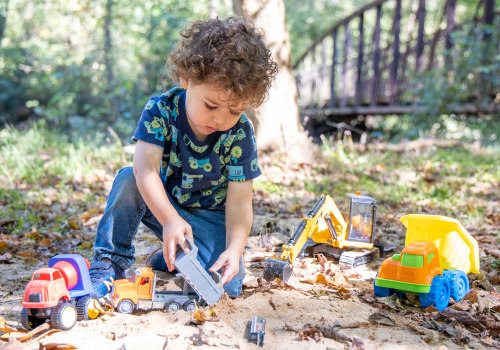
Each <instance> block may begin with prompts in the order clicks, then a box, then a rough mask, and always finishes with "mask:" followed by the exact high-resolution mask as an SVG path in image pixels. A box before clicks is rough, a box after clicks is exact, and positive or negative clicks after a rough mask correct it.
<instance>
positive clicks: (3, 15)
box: [0, 0, 9, 47]
mask: <svg viewBox="0 0 500 350" xmlns="http://www.w3.org/2000/svg"><path fill="white" fill-rule="evenodd" d="M8 13H9V0H4V1H2V2H0V47H2V39H3V35H4V33H5V27H6V26H7V14H8Z"/></svg>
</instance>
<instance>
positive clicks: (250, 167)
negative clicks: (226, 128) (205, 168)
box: [226, 115, 261, 181]
mask: <svg viewBox="0 0 500 350" xmlns="http://www.w3.org/2000/svg"><path fill="white" fill-rule="evenodd" d="M234 131H235V133H234V135H233V136H232V137H234V142H233V143H232V144H231V150H230V155H229V156H230V157H229V159H230V160H229V163H228V164H227V165H226V168H227V175H228V176H227V177H228V180H229V181H249V180H252V179H255V178H257V177H258V176H259V175H260V174H261V170H260V167H259V161H258V158H257V144H256V142H255V134H254V131H253V127H252V124H251V123H250V121H249V120H248V119H247V117H246V116H245V115H243V116H242V118H241V119H240V121H239V122H238V124H237V125H236V126H235V128H234Z"/></svg>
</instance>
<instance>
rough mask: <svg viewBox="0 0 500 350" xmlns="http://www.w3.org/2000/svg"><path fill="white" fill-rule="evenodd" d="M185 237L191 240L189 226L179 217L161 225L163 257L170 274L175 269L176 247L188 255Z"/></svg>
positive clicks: (191, 234) (191, 232) (191, 235)
mask: <svg viewBox="0 0 500 350" xmlns="http://www.w3.org/2000/svg"><path fill="white" fill-rule="evenodd" d="M186 237H188V238H189V239H191V240H193V231H192V230H191V225H189V224H188V223H187V222H186V220H184V219H183V218H181V217H180V216H176V217H172V218H171V219H170V220H168V221H167V222H166V223H165V225H163V257H164V258H165V262H166V263H167V267H168V271H170V272H172V271H173V270H174V269H175V266H174V262H175V253H176V252H177V245H179V246H180V247H181V248H182V250H183V251H184V253H186V254H187V253H189V244H188V242H187V241H186Z"/></svg>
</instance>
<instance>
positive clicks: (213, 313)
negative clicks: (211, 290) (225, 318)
mask: <svg viewBox="0 0 500 350" xmlns="http://www.w3.org/2000/svg"><path fill="white" fill-rule="evenodd" d="M193 318H194V319H195V320H197V321H199V322H201V323H204V322H205V321H209V322H214V321H218V320H219V311H217V310H216V309H214V308H208V309H207V308H204V309H202V308H199V307H198V306H196V309H195V310H194V313H193Z"/></svg>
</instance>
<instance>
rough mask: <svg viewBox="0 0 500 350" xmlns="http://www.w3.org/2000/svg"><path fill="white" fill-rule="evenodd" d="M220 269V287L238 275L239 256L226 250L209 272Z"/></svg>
mask: <svg viewBox="0 0 500 350" xmlns="http://www.w3.org/2000/svg"><path fill="white" fill-rule="evenodd" d="M220 269H222V281H221V283H222V285H224V284H226V283H228V282H229V281H231V280H232V279H233V277H234V276H236V275H237V274H238V271H239V270H240V255H239V254H238V253H237V252H233V251H231V250H228V249H226V250H225V251H223V252H222V254H221V255H220V256H219V259H217V261H216V262H215V263H214V264H213V265H212V267H211V268H210V269H209V271H210V272H215V271H219V270H220Z"/></svg>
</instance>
